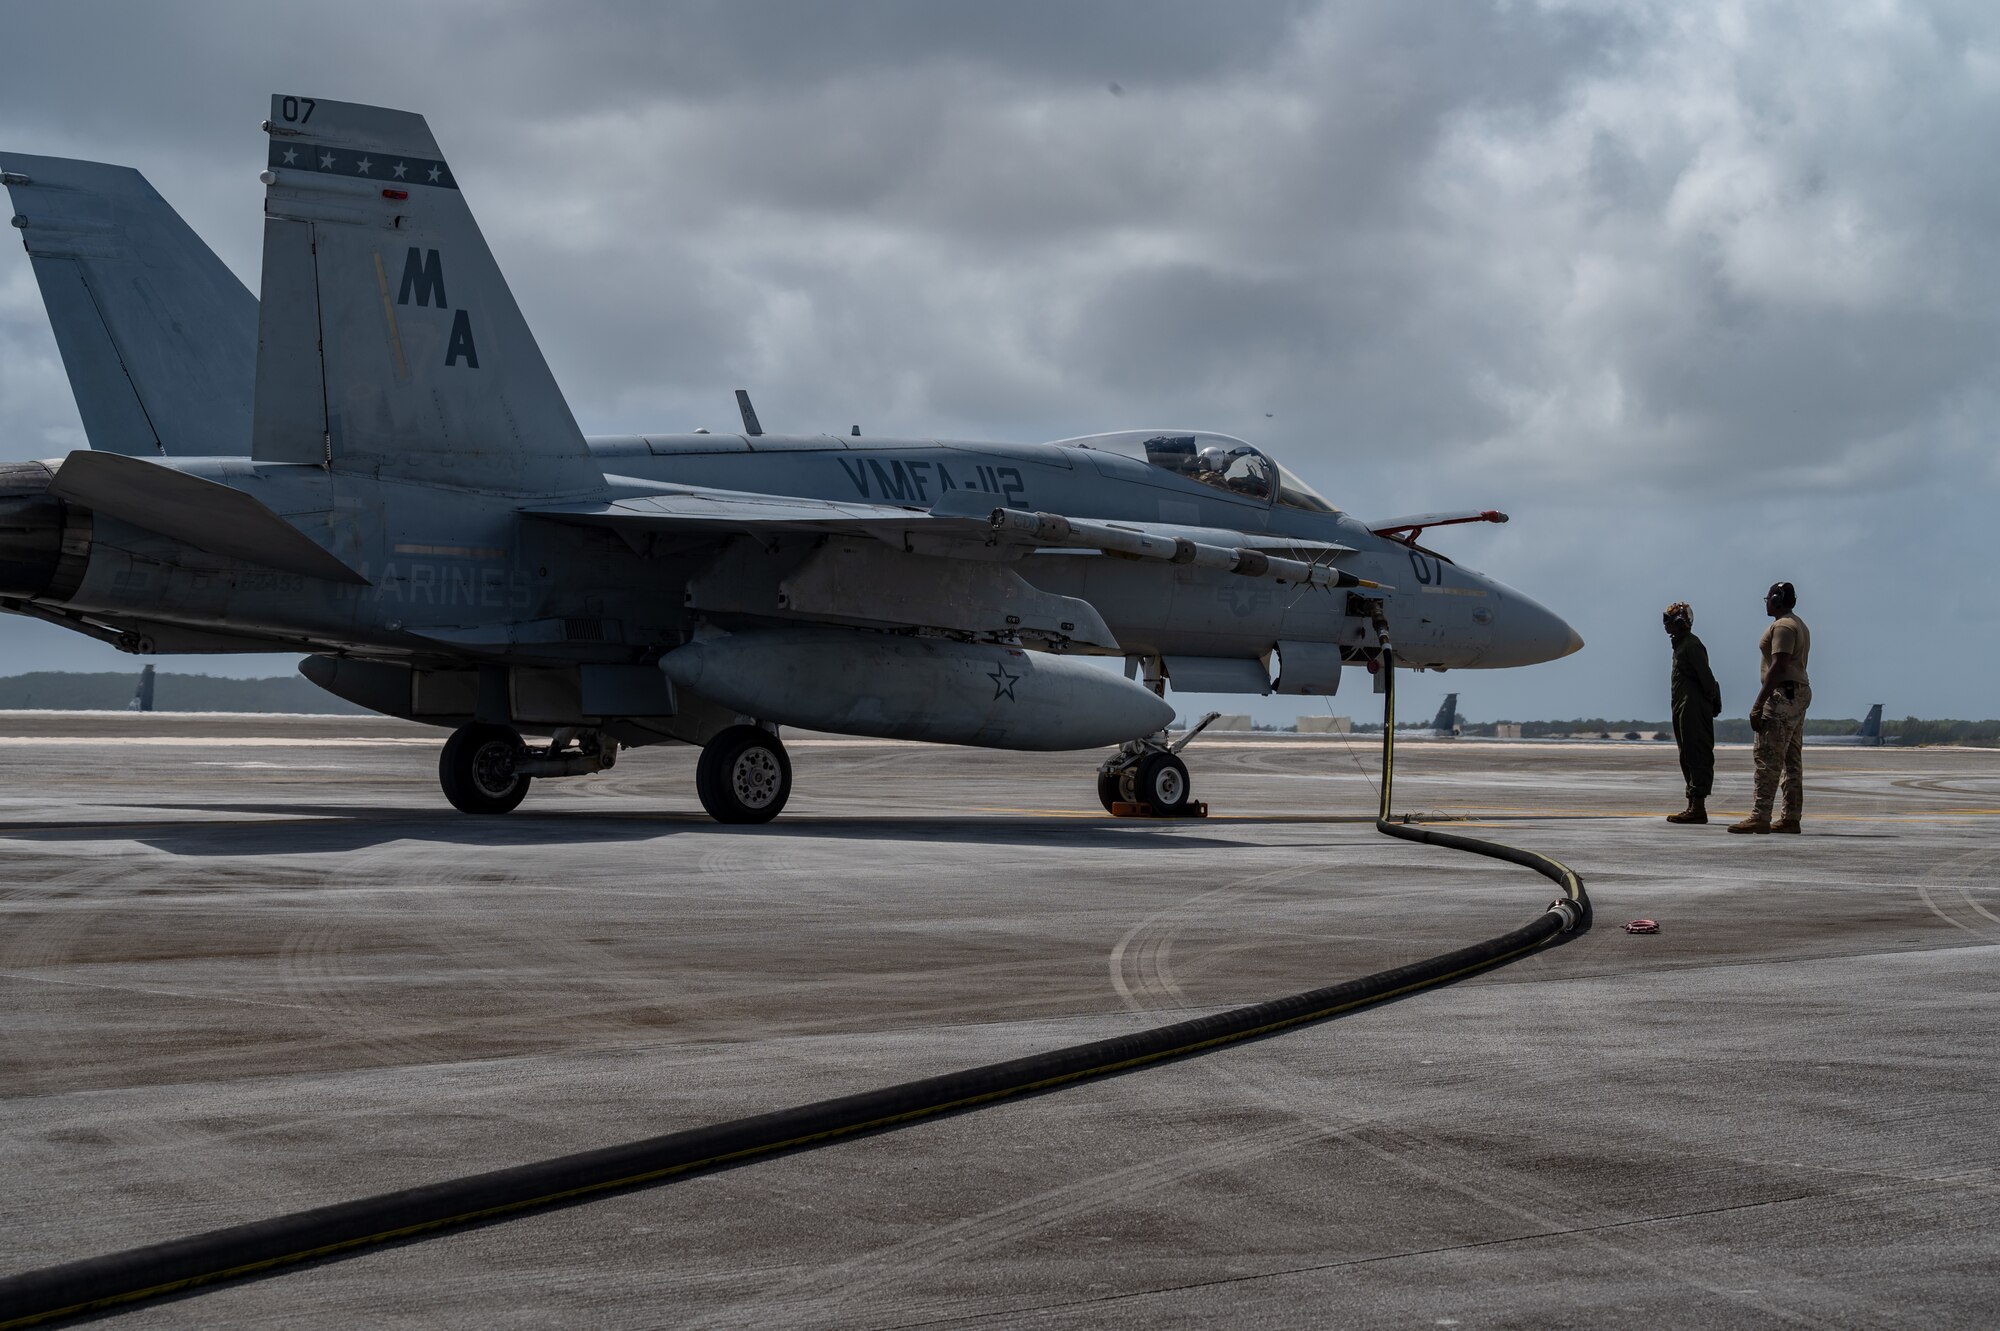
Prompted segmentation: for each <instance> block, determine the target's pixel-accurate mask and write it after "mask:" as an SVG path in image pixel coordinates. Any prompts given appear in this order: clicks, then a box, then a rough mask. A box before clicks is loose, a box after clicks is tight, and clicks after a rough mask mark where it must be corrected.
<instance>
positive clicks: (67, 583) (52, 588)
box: [0, 462, 91, 601]
mask: <svg viewBox="0 0 2000 1331" xmlns="http://www.w3.org/2000/svg"><path fill="white" fill-rule="evenodd" d="M54 476H55V469H54V468H53V467H51V466H50V465H49V464H48V463H46V462H9V463H5V464H0V596H18V597H24V598H29V599H33V598H36V597H48V598H51V599H54V600H58V601H60V600H65V599H67V598H68V597H69V596H71V595H72V594H74V593H75V591H76V589H77V587H78V586H80V585H81V584H82V582H83V571H84V566H85V565H86V564H87V563H88V562H89V559H90V532H91V516H90V512H89V510H87V509H82V508H78V507H76V506H75V505H73V504H69V503H66V502H64V501H63V500H61V499H57V498H56V497H55V496H54V495H51V494H50V493H49V492H48V490H49V482H50V481H51V480H52V479H53V478H54Z"/></svg>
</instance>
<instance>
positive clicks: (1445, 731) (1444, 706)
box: [1409, 693, 1461, 739]
mask: <svg viewBox="0 0 2000 1331" xmlns="http://www.w3.org/2000/svg"><path fill="white" fill-rule="evenodd" d="M1460 719H1461V718H1460V717H1459V715H1458V695H1457V694H1456V693H1447V694H1445V695H1444V701H1443V702H1441V703H1439V704H1438V710H1437V715H1436V716H1434V717H1432V718H1431V725H1430V729H1429V730H1413V731H1410V732H1409V734H1410V735H1411V736H1412V737H1418V738H1421V737H1423V736H1426V735H1427V736H1429V737H1430V738H1432V739H1457V738H1458V737H1459V733H1460V726H1459V721H1460Z"/></svg>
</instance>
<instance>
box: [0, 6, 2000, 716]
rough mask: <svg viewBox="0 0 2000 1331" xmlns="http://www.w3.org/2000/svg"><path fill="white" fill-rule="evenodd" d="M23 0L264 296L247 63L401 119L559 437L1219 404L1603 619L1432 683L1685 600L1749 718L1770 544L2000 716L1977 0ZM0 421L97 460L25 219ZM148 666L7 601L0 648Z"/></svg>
mask: <svg viewBox="0 0 2000 1331" xmlns="http://www.w3.org/2000/svg"><path fill="white" fill-rule="evenodd" d="M0 18H4V21H5V30H6V32H7V33H8V56H7V60H6V77H5V79H4V80H0V147H4V148H9V149H14V150H17V151H23V152H32V153H41V154H51V155H57V156H77V157H90V158H97V159H100V160H105V161H112V162H118V163H121V164H125V165H130V166H134V167H137V168H138V169H139V170H141V171H142V172H144V173H145V174H146V176H147V177H148V178H149V179H150V180H151V181H152V182H153V184H154V185H155V187H156V188H158V189H159V190H160V192H161V193H162V194H164V195H165V196H166V198H167V199H168V201H169V202H171V203H173V204H174V205H175V206H176V207H178V208H179V209H180V210H181V211H182V213H183V214H184V215H185V216H186V217H187V218H188V220H189V221H190V222H191V223H192V224H193V225H194V227H195V228H196V229H197V230H198V231H199V232H200V233H201V234H202V235H203V236H204V237H205V238H207V240H208V241H209V243H210V244H212V245H213V246H214V247H215V248H216V250H217V251H218V252H219V253H220V254H221V255H222V256H223V258H224V259H225V260H226V261H227V262H228V263H229V264H230V265H231V267H233V268H234V269H235V270H236V272H237V273H238V274H239V275H241V276H242V277H243V278H244V279H245V280H246V282H248V283H249V285H250V286H251V288H252V289H253V290H254V289H255V287H256V278H257V271H258V252H259V245H260V206H261V197H262V187H261V186H260V185H259V184H258V182H257V178H256V177H257V172H258V170H259V169H260V168H261V166H262V155H263V152H264V137H263V135H262V134H260V133H259V132H258V129H257V124H258V121H259V120H260V119H262V117H263V115H264V114H265V109H266V97H267V95H268V94H269V93H270V92H273V91H293V92H299V93H303V94H309V95H319V96H327V97H334V98H340V99H346V100H358V101H372V102H381V103H386V104H389V105H395V106H403V107H408V108H410V109H412V110H417V111H421V112H423V113H424V114H425V115H426V116H427V117H428V118H429V120H430V123H431V127H432V129H433V130H434V131H435V133H436V134H437V136H438V138H439V140H440V141H441V143H442V144H443V146H444V150H445V153H446V155H447V156H448V157H449V158H450V160H451V162H452V165H453V169H454V171H455V173H456V174H457V176H458V178H459V181H460V182H461V184H462V186H463V187H464V190H465V193H466V197H467V199H468V200H469V201H470V202H471V204H472V206H473V207H474V209H475V210H476V211H477V213H478V215H479V218H480V221H481V224H482V226H483V228H484V229H485V231H486V234H487V237H488V238H489V240H490V241H491V243H492V245H493V248H494V250H495V251H496V253H497V254H498V256H499V259H500V262H501V264H502V266H503V268H504V269H505V270H506V271H507V272H508V274H509V276H510V280H511V281H512V283H513V285H514V289H515V292H516V294H517V296H518V297H519V299H520V302H521V304H522V306H523V308H524V310H525V311H526V313H527V316H528V318H529V321H530V322H531V324H532V325H533V326H534V328H535V329H536V332H537V334H538V336H539V338H540V340H541V343H542V346H543V349H544V350H545V352H546V353H547V355H548V357H549V360H550V362H551V363H552V364H553V366H554V368H555V372H556V375H557V377H558V379H559V380H560V381H561V383H562V385H563V388H564V390H565V391H566V392H567V394H568V395H569V398H570V402H571V405H572V407H573V408H574V409H575V411H576V414H577V417H578V419H579V421H580V422H581V423H582V425H583V427H584V429H585V431H586V432H590V433H605V432H616V431H642V430H654V431H664V430H680V429H686V428H690V427H693V426H696V425H702V424H708V425H716V426H721V425H727V424H730V423H732V422H733V420H734V409H733V406H732V404H731V401H730V390H731V389H732V388H735V387H737V386H739V385H741V386H745V387H748V388H750V389H751V390H752V392H753V393H754V395H755V397H756V400H757V405H758V409H759V412H760V414H761V415H762V417H763V420H764V423H765V426H766V428H769V429H778V430H817V429H835V430H845V429H846V427H847V426H848V425H850V424H854V423H856V422H859V423H860V424H861V425H862V426H863V428H864V429H866V430H867V431H868V432H869V433H871V434H877V435H888V434H917V435H933V436H935V435H941V434H947V435H957V436H964V437H973V438H990V439H1007V440H1034V439H1047V438H1055V437H1060V436H1065V435H1076V434H1085V433H1091V432H1095V431H1099V430H1107V429H1116V428H1127V427H1139V426H1157V425H1178V426H1188V427H1200V428H1208V429H1215V430H1222V431H1227V432H1230V433H1234V434H1240V435H1243V436H1245V437H1247V438H1249V439H1251V440H1253V441H1254V442H1257V443H1259V444H1261V445H1263V446H1264V447H1266V448H1267V449H1268V450H1269V451H1270V452H1272V453H1274V454H1275V455H1277V456H1278V457H1280V458H1281V459H1283V460H1284V461H1285V462H1286V463H1287V464H1288V465H1290V466H1291V467H1292V468H1293V469H1295V470H1297V471H1298V472H1299V473H1301V474H1302V475H1303V476H1304V477H1306V478H1307V479H1308V480H1309V481H1311V482H1312V483H1313V484H1314V485H1316V486H1317V487H1318V488H1319V489H1321V490H1322V491H1324V492H1325V493H1326V494H1327V495H1328V496H1329V497H1330V498H1331V499H1333V500H1334V502H1336V503H1337V504H1339V505H1340V506H1342V507H1343V508H1346V509H1348V510H1350V511H1352V512H1355V513H1357V514H1360V515H1362V516H1368V515H1376V516H1387V515H1391V514H1396V513H1404V512H1410V511H1415V510H1422V509H1431V508H1440V507H1461V506H1471V507H1498V508H1503V509H1505V510H1507V511H1508V512H1509V513H1511V514H1512V515H1513V521H1512V523H1511V524H1509V525H1508V526H1506V527H1500V528H1496V527H1478V528H1463V529H1457V530H1453V531H1448V532H1438V533H1436V534H1435V535H1436V543H1437V544H1438V545H1439V546H1441V547H1442V548H1444V549H1445V550H1446V551H1447V552H1448V553H1450V554H1452V555H1453V556H1454V557H1457V558H1459V559H1460V560H1461V561H1462V562H1464V563H1466V564H1468V565H1470V566H1472V567H1475V568H1478V569H1481V570H1483V571H1485V572H1487V573H1489V574H1492V575H1493V576H1495V577H1498V578H1500V579H1502V580H1503V581H1506V582H1509V583H1512V584H1514V585H1516V586H1518V587H1520V588H1522V589H1523V590H1526V591H1528V592H1530V593H1531V594H1533V595H1534V596H1536V597H1537V598H1538V599H1540V600H1542V601H1543V602H1544V603H1546V604H1548V605H1549V606H1551V607H1552V608H1554V609H1555V610H1557V611H1558V612H1559V613H1561V614H1562V615H1564V616H1565V617H1566V618H1568V619H1569V620H1570V621H1571V622H1572V623H1573V624H1575V625H1576V626H1577V628H1578V630H1579V631H1580V632H1581V633H1582V634H1583V635H1584V637H1585V638H1586V639H1587V640H1588V643H1589V645H1588V647H1586V649H1585V650H1584V651H1583V652H1582V653H1580V654H1579V655H1577V656H1574V657H1571V658H1568V659H1566V660H1564V661H1561V662H1558V663H1555V664H1551V665H1546V666H1538V667H1534V668H1530V669H1526V670H1513V671H1497V672H1485V671H1470V672H1464V673H1459V674H1453V675H1448V676H1444V677H1442V678H1439V677H1433V676H1428V675H1426V676H1422V677H1419V680H1418V681H1415V682H1413V684H1412V686H1411V687H1410V688H1409V690H1408V695H1407V696H1408V705H1409V708H1410V709H1411V710H1416V709H1419V708H1421V709H1422V710H1424V711H1425V712H1426V713H1427V712H1428V710H1429V708H1430V707H1431V706H1433V705H1434V704H1435V700H1436V699H1437V697H1439V696H1441V695H1442V694H1443V692H1444V691H1445V690H1446V689H1447V688H1452V689H1456V690H1457V691H1458V692H1459V693H1460V694H1461V695H1462V699H1461V709H1462V710H1463V711H1464V712H1465V713H1466V714H1467V715H1469V716H1470V717H1472V718H1474V719H1482V720H1484V719H1493V718H1496V717H1502V716H1510V717H1524V716H1525V717H1548V716H1556V717H1568V716H1579V715H1608V716H1641V717H1659V716H1664V714H1665V712H1666V706H1665V690H1666V643H1665V639H1664V637H1663V635H1662V634H1661V632H1660V627H1659V625H1660V620H1659V614H1660V610H1661V608H1662V607H1663V606H1664V605H1665V604H1666V603H1667V602H1668V601H1671V600H1674V599H1678V598H1685V599H1687V600H1689V601H1692V602H1693V603H1694V605H1695V609H1696V630H1697V632H1699V633H1701V634H1702V635H1703V636H1704V637H1705V639H1706V640H1707V642H1708V644H1709V649H1710V652H1711V654H1712V655H1713V657H1714V658H1715V661H1716V664H1717V667H1718V673H1719V674H1720V675H1721V677H1722V681H1723V687H1724V694H1725V702H1726V703H1727V705H1728V708H1729V711H1730V712H1731V714H1737V715H1740V714H1741V712H1742V709H1743V707H1744V706H1745V705H1746V704H1747V703H1748V701H1749V697H1750V695H1751V693H1752V692H1754V689H1755V665H1756V652H1755V640H1756V635H1757V633H1758V632H1759V631H1760V629H1761V627H1762V624H1763V619H1762V616H1761V613H1760V605H1759V598H1760V596H1761V594H1762V591H1763V589H1764V587H1765V586H1766V585H1767V584H1768V583H1770V582H1771V581H1772V580H1773V579H1774V578H1780V577H1783V578H1789V579H1791V580H1792V581H1794V582H1796V583H1797V584H1798V586H1799V590H1800V610H1801V613H1802V614H1803V615H1804V616H1805V617H1806V618H1807V620H1808V622H1809V623H1811V625H1812V626H1813V629H1814V635H1815V636H1814V653H1813V661H1812V673H1813V680H1814V692H1815V704H1814V710H1815V712H1816V713H1818V714H1820V715H1828V716H1832V715H1859V714H1860V713H1861V712H1862V711H1863V710H1864V709H1865V708H1866V707H1867V705H1868V704H1869V703H1870V702H1875V701H1881V702H1884V703H1886V704H1887V709H1888V713H1889V715H1891V716H1902V715H1905V714H1909V713H1915V714H1918V715H1926V716H1940V715H1952V716H1977V717H1985V716H1992V715H1996V714H2000V697H1996V695H2000V688H1996V686H1995V685H1994V684H1993V683H1992V680H1993V676H1994V674H1995V669H1994V662H1995V661H1996V660H2000V587H1996V579H1995V577H1994V575H1993V573H1992V571H1991V569H1990V568H1989V562H1988V561H1989V559H1990V557H1991V556H1992V553H1993V551H1994V547H1995V543H1994V541H1993V540H1992V539H1991V532H1992V530H1993V527H1994V525H1995V522H1996V517H1995V513H1994V508H1995V501H1996V499H2000V455H1996V450H1995V448H1994V433H1995V421H1996V414H1995V413H1996V407H2000V403H1996V396H1997V395H1996V386H2000V378H1996V369H1995V366H1996V356H1995V353H1996V350H2000V336H1996V332H2000V315H1996V310H2000V253H1996V240H1995V238H1996V236H2000V168H1996V165H1995V160H1996V159H1995V154H1994V145H1995V144H1996V143H2000V7H1996V6H1994V5H1993V4H1992V3H1990V0H1968V2H1967V3H1952V2H1950V0H1934V2H1932V3H1895V2H1893V0H1850V2H1847V3H1833V2H1830V0H1828V2H1807V0H1800V2H1799V3H1769V4H1758V3H1715V4H1705V3H1696V2H1694V0H1662V2H1660V3H1653V2H1651V0H1643V2H1634V3H1594V4H1568V3H1541V4H1536V3H1490V4H1475V3H1443V2H1440V3H1434V4H1432V3H1427V4H1409V3H1406V2H1404V0H1383V2H1381V3H1374V2H1372V0H1371V2H1368V3H1345V4H1308V3H1271V4H1257V3H1244V2H1242V0H1238V2H1237V3H1230V4H1220V3H1209V2H1208V0H1198V2H1191V3H1160V2H1153V3H1100V4H1082V3H1074V2H1073V0H1069V2H1062V3H1028V2H1024V0H1008V3H1004V4H1001V3H990V2H989V3H977V4H973V3H966V4H957V3H945V2H943V0H910V2H909V3H843V4H833V3H825V2H823V0H797V2H796V3H782V4H781V3H755V2H739V3H714V4H673V3H657V4H656V3H638V2H637V0H634V2H633V3H626V4H613V3H598V4H585V3H566V4H562V5H554V4H548V5H542V4H527V3H513V4H508V3H485V4H474V3H428V4H422V5H412V4H408V3H394V4H377V3H359V2H355V0H350V2H349V3H347V4H344V5H341V6H339V7H337V8H334V7H328V6H326V5H323V4H322V5H313V6H297V5H289V4H283V3H271V2H270V0H262V2H259V3H240V4H231V3H213V4H188V3H183V4H176V5H172V6H166V5H158V6H154V5H132V4H127V3H115V4H100V3H78V2H76V0H70V2H68V3H62V4H54V3H51V4H23V3H6V4H4V5H0ZM0 422H4V424H0V458H6V459H14V458H34V457H59V456H61V455H62V454H64V453H65V452H67V451H68V450H69V449H71V448H77V447H82V446H83V442H84V440H83V435H82V430H81V427H80V425H79V423H78V420H77V415H76V409H75V405H74V403H73V402H72V400H71V398H70V395H69V389H68V384H67V382H66V380H65V379H64V377H63V374H62V370H61V366H60V363H59V361H58V360H57V357H56V351H55V345H54V341H53V339H52V338H51V336H50V335H49V332H48V326H47V321H46V317H45V315H44V313H43V311H42V307H41V301H40V296H39V293H38V292H37V290H36V288H35V284H34V279H33V274H32V272H31V270H30V268H29V265H28V262H27V259H26V256H25V255H24V254H22V253H21V252H20V251H19V250H17V249H14V248H12V247H11V246H9V247H7V248H6V250H5V252H4V253H0ZM1975 534H1981V535H1983V536H1984V537H1985V539H1975ZM131 664H132V662H131V660H130V658H125V657H121V656H120V655H119V654H117V653H115V652H113V651H111V650H110V649H109V648H106V647H101V646H98V645H96V644H93V643H90V642H88V641H86V640H83V639H80V638H73V637H70V636H69V635H65V634H62V633H61V632H60V631H57V630H54V629H48V628H45V627H43V626H40V625H34V624H29V623H26V622H24V621H19V620H12V619H10V620H8V621H7V622H6V623H5V624H4V625H0V673H14V672H15V671H18V670H23V669H35V668H49V667H67V668H79V669H85V668H89V669H118V668H126V667H128V666H130V665H131ZM191 664H195V663H194V662H192V661H187V660H181V661H175V662H174V663H173V665H172V668H187V666H189V665H191ZM274 667H275V668H276V669H283V668H285V667H286V662H285V661H284V660H282V659H275V660H274V659H273V658H260V659H258V660H256V661H252V662H244V661H241V660H239V661H236V662H231V661H230V660H228V659H227V658H213V659H209V660H208V661H206V662H205V663H202V664H200V665H198V666H197V668H206V669H211V670H214V671H216V672H217V673H223V672H228V673H267V672H269V671H270V670H271V669H273V668H274ZM1349 684H1350V686H1353V685H1354V684H1355V681H1354V680H1352V679H1350V681H1349ZM1355 693H1356V695H1357V696H1355V697H1353V698H1345V697H1344V698H1342V699H1340V700H1338V701H1337V704H1336V707H1335V710H1338V711H1342V712H1350V711H1351V712H1354V713H1356V714H1357V715H1363V716H1365V715H1366V714H1367V713H1368V712H1369V711H1370V709H1371V708H1372V706H1373V704H1372V702H1370V701H1369V700H1368V699H1367V697H1366V695H1365V694H1364V693H1363V692H1362V691H1361V689H1360V688H1359V687H1356V688H1355ZM1296 701H1297V700H1271V701H1270V702H1269V703H1267V704H1266V706H1265V708H1264V712H1265V713H1266V714H1268V715H1269V716H1285V717H1289V716H1290V715H1291V714H1292V713H1294V712H1298V711H1311V710H1315V709H1314V708H1311V707H1306V706H1300V705H1295V703H1296Z"/></svg>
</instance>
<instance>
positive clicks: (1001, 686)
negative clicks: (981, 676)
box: [986, 666, 1021, 702]
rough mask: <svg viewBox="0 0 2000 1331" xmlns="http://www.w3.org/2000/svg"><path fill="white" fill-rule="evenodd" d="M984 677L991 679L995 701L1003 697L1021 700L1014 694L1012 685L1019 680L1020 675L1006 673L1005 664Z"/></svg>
mask: <svg viewBox="0 0 2000 1331" xmlns="http://www.w3.org/2000/svg"><path fill="white" fill-rule="evenodd" d="M986 678H988V679H990V680H992V681H993V700H994V701H995V702H998V701H1000V699H1001V698H1003V697H1004V698H1006V699H1008V700H1009V701H1010V702H1019V701H1021V700H1020V699H1019V698H1016V697H1015V696H1014V685H1016V684H1017V683H1019V682H1020V680H1021V676H1019V675H1010V674H1008V673H1007V667H1006V666H1001V667H1000V668H999V669H998V670H995V671H994V672H993V673H992V674H990V675H988V676H987V677H986Z"/></svg>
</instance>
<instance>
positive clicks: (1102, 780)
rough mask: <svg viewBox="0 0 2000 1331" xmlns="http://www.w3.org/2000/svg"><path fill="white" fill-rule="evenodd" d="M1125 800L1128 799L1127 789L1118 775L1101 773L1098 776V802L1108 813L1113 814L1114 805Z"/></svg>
mask: <svg viewBox="0 0 2000 1331" xmlns="http://www.w3.org/2000/svg"><path fill="white" fill-rule="evenodd" d="M1125 798H1127V796H1126V794H1125V787H1124V785H1123V783H1122V782H1121V780H1120V778H1119V775H1118V773H1116V772H1099V773H1098V774H1097V802H1098V803H1099V804H1102V805H1103V806H1104V811H1105V812H1106V813H1110V812H1111V806H1112V805H1114V804H1116V803H1118V801H1120V800H1122V799H1125Z"/></svg>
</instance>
